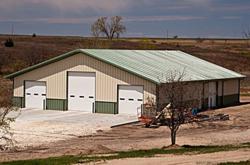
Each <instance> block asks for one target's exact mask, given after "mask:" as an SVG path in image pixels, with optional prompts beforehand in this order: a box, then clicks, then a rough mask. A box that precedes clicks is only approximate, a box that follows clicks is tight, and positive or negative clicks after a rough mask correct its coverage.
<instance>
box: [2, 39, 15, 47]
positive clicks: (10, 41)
mask: <svg viewBox="0 0 250 165" xmlns="http://www.w3.org/2000/svg"><path fill="white" fill-rule="evenodd" d="M4 45H5V47H14V42H13V40H12V39H11V38H8V39H7V40H6V41H5V42H4Z"/></svg>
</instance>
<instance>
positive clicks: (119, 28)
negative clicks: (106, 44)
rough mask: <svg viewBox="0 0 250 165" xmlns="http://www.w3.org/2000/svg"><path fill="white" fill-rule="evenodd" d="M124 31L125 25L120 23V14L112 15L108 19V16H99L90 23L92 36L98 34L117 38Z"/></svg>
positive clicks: (97, 35)
mask: <svg viewBox="0 0 250 165" xmlns="http://www.w3.org/2000/svg"><path fill="white" fill-rule="evenodd" d="M125 31H126V27H125V26H124V25H123V24H122V17H121V16H114V17H111V18H110V20H108V17H100V18H98V19H97V20H96V21H95V22H94V23H93V24H92V25H91V32H92V35H93V36H94V37H99V36H100V35H104V36H106V37H107V38H108V39H110V40H112V39H113V38H114V37H116V38H119V37H120V34H122V33H124V32H125Z"/></svg>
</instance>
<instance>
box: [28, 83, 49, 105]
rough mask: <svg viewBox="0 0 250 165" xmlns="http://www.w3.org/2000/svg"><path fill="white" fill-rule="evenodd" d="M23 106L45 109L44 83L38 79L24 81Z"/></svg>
mask: <svg viewBox="0 0 250 165" xmlns="http://www.w3.org/2000/svg"><path fill="white" fill-rule="evenodd" d="M25 107H26V108H38V109H45V107H46V83H45V82H39V81H25Z"/></svg>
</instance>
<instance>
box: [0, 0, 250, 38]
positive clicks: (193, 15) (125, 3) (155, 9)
mask: <svg viewBox="0 0 250 165" xmlns="http://www.w3.org/2000/svg"><path fill="white" fill-rule="evenodd" d="M114 15H119V16H122V17H123V18H124V19H123V22H124V24H125V25H126V27H127V32H126V33H125V34H124V35H123V36H126V37H166V35H167V31H168V34H169V37H172V36H174V35H178V36H179V37H223V38H242V36H243V35H242V32H243V31H244V29H247V28H250V0H1V1H0V33H10V32H11V26H12V25H13V26H14V32H15V34H32V33H36V34H38V35H77V36H90V25H91V23H93V22H94V21H95V20H96V19H97V18H98V17H100V16H114Z"/></svg>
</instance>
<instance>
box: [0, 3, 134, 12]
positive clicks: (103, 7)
mask: <svg viewBox="0 0 250 165" xmlns="http://www.w3.org/2000/svg"><path fill="white" fill-rule="evenodd" d="M131 2H133V1H132V0H1V1H0V8H4V9H10V10H11V9H12V10H13V9H15V8H17V7H20V6H24V5H36V6H39V5H40V6H41V5H45V6H49V7H52V8H55V9H60V10H63V11H68V10H76V11H77V10H82V9H93V10H96V11H109V12H117V11H120V10H123V9H126V8H127V7H129V6H130V4H131Z"/></svg>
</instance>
